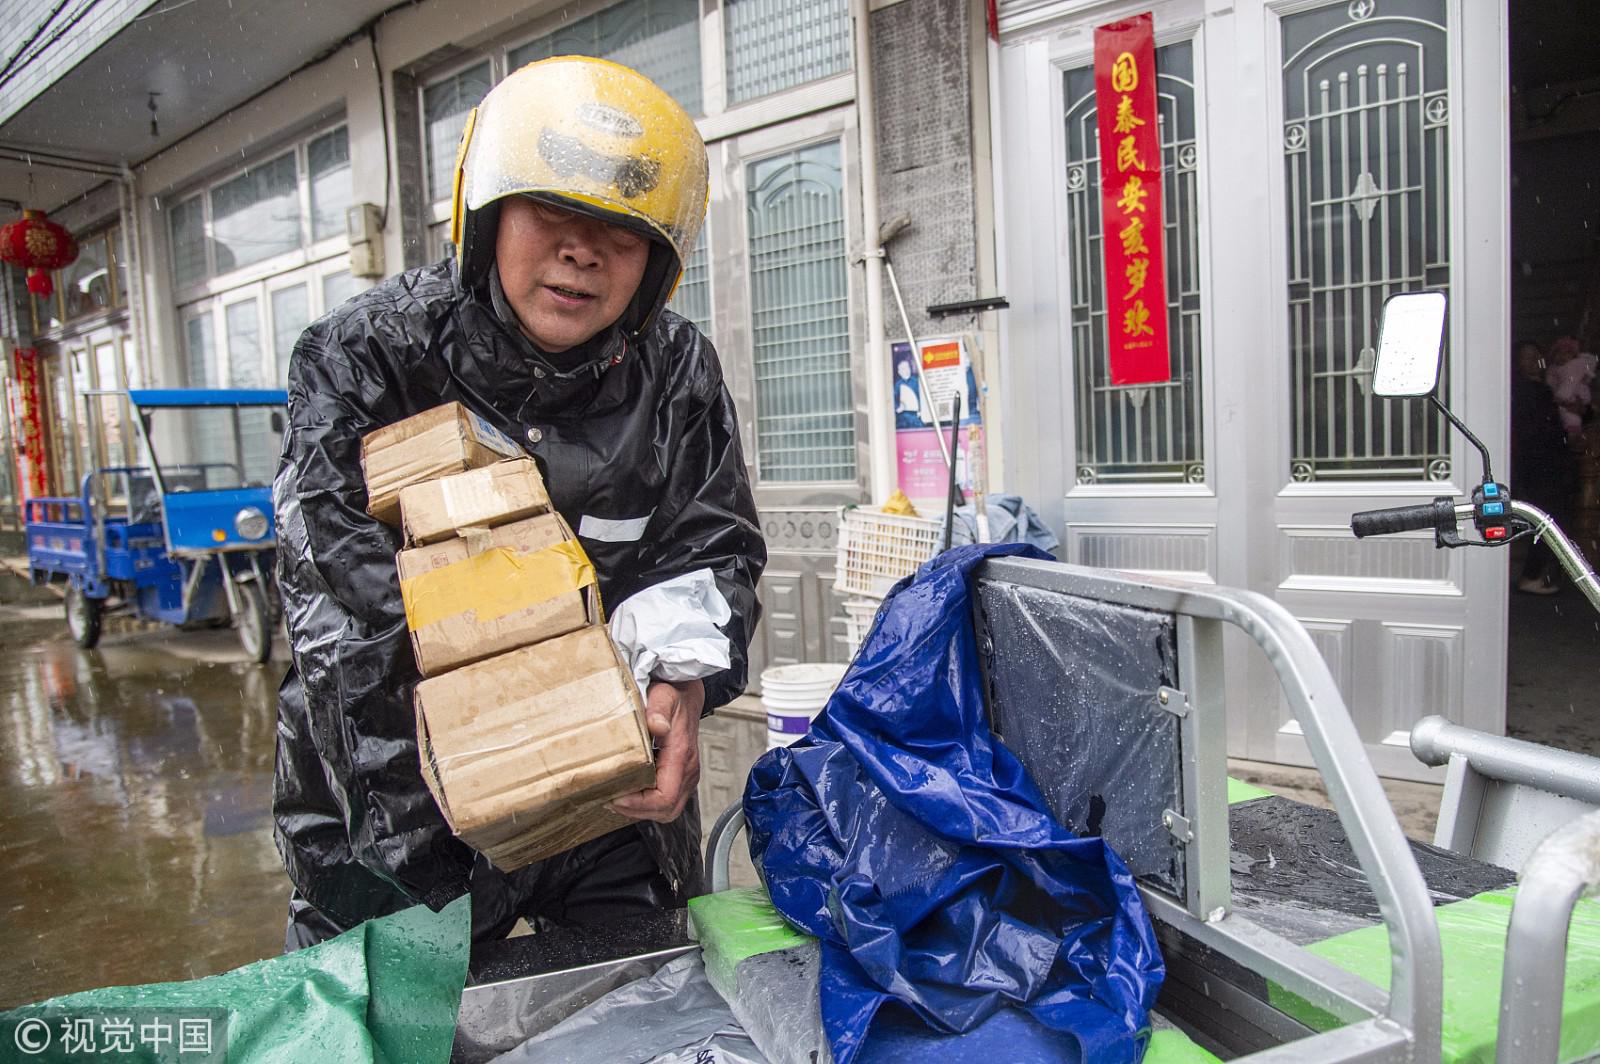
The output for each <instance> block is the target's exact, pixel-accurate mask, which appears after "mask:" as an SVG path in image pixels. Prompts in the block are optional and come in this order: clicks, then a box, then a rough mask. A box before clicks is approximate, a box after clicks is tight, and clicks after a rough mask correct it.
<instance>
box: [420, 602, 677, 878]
mask: <svg viewBox="0 0 1600 1064" xmlns="http://www.w3.org/2000/svg"><path fill="white" fill-rule="evenodd" d="M416 714H417V747H418V750H419V752H420V753H421V758H422V775H423V778H424V779H425V780H427V783H428V788H429V790H431V791H432V792H433V796H434V799H435V800H436V801H437V802H438V803H439V808H440V810H441V811H443V813H444V816H445V819H446V820H447V821H448V822H449V824H450V827H451V830H453V831H454V832H455V833H456V834H457V835H458V836H460V838H461V839H462V841H464V842H465V843H467V845H469V846H471V847H472V848H473V849H475V850H477V851H479V852H480V853H482V854H484V855H485V856H486V857H488V858H489V859H490V860H491V861H493V862H494V864H495V867H497V868H499V869H500V870H501V871H506V872H509V871H513V870H515V869H517V868H521V867H523V866H524V865H527V864H531V863H532V862H534V861H537V860H540V859H541V858H544V857H549V856H551V855H552V854H557V853H561V852H562V851H564V850H569V849H571V848H572V847H574V846H576V845H578V844H579V843H582V842H587V841H588V840H589V839H593V838H598V837H599V836H601V835H604V834H606V833H607V832H610V831H615V830H616V829H618V828H620V827H623V826H625V825H627V824H629V823H631V821H630V820H628V819H627V818H626V817H623V816H621V815H619V814H616V813H612V812H610V811H608V810H607V809H606V808H605V803H606V802H608V801H610V800H611V799H613V798H617V797H620V796H621V795H624V794H629V793H632V792H634V791H638V790H643V789H644V788H646V787H650V786H653V785H654V783H655V762H654V756H653V754H652V752H651V745H650V733H649V732H648V731H647V730H646V728H645V720H644V700H643V699H642V698H641V697H640V695H639V688H638V686H637V685H636V684H635V683H634V681H633V677H632V676H630V675H629V674H628V670H627V668H626V667H624V665H623V664H622V661H621V659H620V658H619V657H618V655H617V651H616V648H615V647H614V646H613V645H612V643H611V637H610V636H609V635H607V634H606V630H605V629H604V628H602V627H598V626H596V627H589V628H580V629H578V630H577V631H576V632H570V633H568V634H566V635H563V636H557V637H556V638H554V639H547V640H545V641H544V642H542V643H535V644H534V645H533V646H529V647H523V648H521V649H520V650H513V651H510V652H509V653H506V654H501V655H500V656H499V657H494V658H489V659H488V660H486V661H480V662H476V663H475V664H472V665H464V666H462V667H461V668H459V669H455V670H452V671H451V672H447V673H445V674H444V675H443V676H436V677H433V678H432V679H427V680H423V681H422V682H421V683H419V684H418V685H417V689H416Z"/></svg>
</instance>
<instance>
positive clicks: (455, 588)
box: [395, 514, 600, 676]
mask: <svg viewBox="0 0 1600 1064" xmlns="http://www.w3.org/2000/svg"><path fill="white" fill-rule="evenodd" d="M395 564H396V565H397V567H398V568H399V570H400V594H401V596H402V597H403V598H404V599H405V606H406V622H407V624H408V625H409V626H410V628H411V645H412V648H413V649H414V650H415V651H416V654H417V665H418V666H419V667H420V668H421V669H422V675H424V676H437V675H439V674H440V673H442V672H444V671H446V670H447V669H453V668H456V667H457V666H460V665H466V664H470V663H471V662H474V661H480V660H482V659H483V658H489V657H493V656H494V655H496V654H501V653H504V652H505V651H507V650H515V649H516V648H517V647H523V646H527V645H528V644H530V643H537V642H539V640H541V639H549V638H551V637H553V636H558V635H564V634H565V633H567V632H571V631H574V630H576V629H578V628H582V627H583V626H584V625H586V624H597V623H599V620H600V603H599V594H598V591H597V587H596V582H595V571H594V565H593V564H592V563H591V562H590V561H589V558H588V556H587V555H585V554H584V552H583V547H582V546H580V545H579V543H578V540H577V537H575V536H574V535H573V534H572V530H571V529H570V528H568V527H567V523H566V522H565V521H563V520H562V519H561V515H560V514H540V515H538V516H537V517H530V518H527V519H526V520H523V521H515V522H513V523H511V524H509V525H501V526H500V527H499V528H494V529H488V530H485V531H482V532H476V533H472V534H468V535H465V536H461V537H459V538H455V539H446V540H441V541H440V542H438V543H434V544H431V545H429V546H423V547H412V548H410V549H409V550H403V551H401V552H400V554H399V555H398V556H397V557H396V559H395Z"/></svg>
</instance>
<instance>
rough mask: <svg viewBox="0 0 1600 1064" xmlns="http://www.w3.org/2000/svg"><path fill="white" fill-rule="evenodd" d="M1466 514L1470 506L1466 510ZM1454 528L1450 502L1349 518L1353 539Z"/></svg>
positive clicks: (1393, 507) (1383, 510) (1453, 505)
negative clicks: (1428, 529) (1427, 529)
mask: <svg viewBox="0 0 1600 1064" xmlns="http://www.w3.org/2000/svg"><path fill="white" fill-rule="evenodd" d="M1467 509H1468V510H1469V512H1470V510H1471V507H1468V508H1467ZM1455 527H1456V504H1455V503H1454V502H1453V501H1452V500H1450V499H1435V500H1433V501H1432V502H1429V503H1423V504H1422V505H1421V506H1389V507H1385V508H1384V509H1382V510H1363V511H1362V512H1361V513H1357V514H1351V515H1350V531H1351V532H1354V533H1355V535H1356V538H1357V539H1362V538H1365V537H1366V536H1386V535H1389V534H1390V533H1393V532H1414V531H1417V530H1418V529H1423V528H1433V529H1441V528H1442V529H1452V528H1455Z"/></svg>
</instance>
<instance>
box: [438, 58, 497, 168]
mask: <svg viewBox="0 0 1600 1064" xmlns="http://www.w3.org/2000/svg"><path fill="white" fill-rule="evenodd" d="M488 92H489V61H488V60H487V59H485V60H484V61H483V62H481V63H479V64H478V65H477V66H475V67H470V68H468V69H466V70H463V71H461V73H459V74H452V75H451V76H450V77H447V78H444V79H443V80H441V81H436V82H434V83H433V84H432V85H429V86H428V87H427V88H425V89H423V90H422V126H423V136H424V139H425V140H426V141H427V147H428V194H429V195H430V196H431V197H432V198H434V199H436V200H438V199H444V198H445V197H447V196H449V195H450V190H451V186H452V184H453V181H454V177H455V167H456V148H457V146H459V145H460V143H461V130H462V129H463V127H465V126H466V124H467V115H468V114H470V113H471V111H472V109H473V108H474V107H476V106H478V104H479V102H481V101H482V100H483V98H484V96H486V95H488Z"/></svg>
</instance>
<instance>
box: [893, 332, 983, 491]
mask: <svg viewBox="0 0 1600 1064" xmlns="http://www.w3.org/2000/svg"><path fill="white" fill-rule="evenodd" d="M918 346H919V348H920V353H921V367H920V368H921V370H922V373H921V379H920V380H919V379H918V374H917V370H918V368H919V367H918V366H917V364H916V362H914V361H913V357H912V354H911V345H910V344H908V343H904V342H900V343H896V344H893V345H892V346H891V348H890V356H891V358H892V359H893V370H892V373H893V378H892V382H893V383H892V388H891V392H892V395H893V398H894V410H895V459H896V464H897V467H898V468H897V472H898V473H899V481H900V490H901V491H903V492H905V493H906V495H908V496H909V497H910V498H911V500H912V501H913V502H914V503H916V504H917V506H918V507H919V508H926V507H932V508H934V509H942V508H943V504H944V499H945V494H946V492H947V491H948V489H949V483H950V471H949V467H948V466H946V465H945V460H944V452H943V451H942V450H941V448H940V445H939V437H938V435H936V434H935V431H934V428H933V424H934V419H933V416H932V414H931V411H934V410H937V411H938V421H939V424H940V425H942V426H943V436H944V442H945V444H946V445H947V446H948V444H949V442H950V410H951V403H952V400H953V399H955V398H957V397H959V398H960V400H961V414H962V416H961V432H960V435H959V437H958V438H957V445H956V483H957V484H959V485H960V486H961V490H962V492H963V493H966V494H971V492H972V490H973V487H974V485H973V481H972V472H973V470H974V469H975V468H981V467H982V463H981V461H978V462H974V461H973V460H972V456H973V455H974V454H975V453H976V454H981V453H982V447H983V426H982V420H981V418H980V416H979V415H978V413H977V411H975V410H974V409H973V407H974V405H975V404H974V402H973V397H974V396H975V395H976V394H977V386H976V382H975V380H974V377H973V373H972V366H971V362H970V360H969V356H968V354H967V345H966V344H965V342H963V341H962V340H961V338H959V337H941V338H938V339H930V340H924V341H921V342H920V344H919V345H918ZM975 449H976V451H975Z"/></svg>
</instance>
